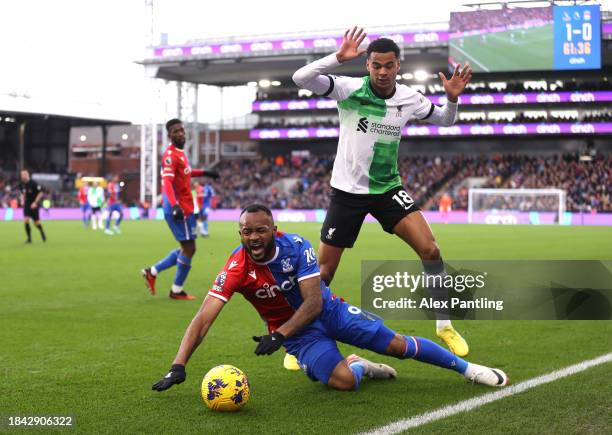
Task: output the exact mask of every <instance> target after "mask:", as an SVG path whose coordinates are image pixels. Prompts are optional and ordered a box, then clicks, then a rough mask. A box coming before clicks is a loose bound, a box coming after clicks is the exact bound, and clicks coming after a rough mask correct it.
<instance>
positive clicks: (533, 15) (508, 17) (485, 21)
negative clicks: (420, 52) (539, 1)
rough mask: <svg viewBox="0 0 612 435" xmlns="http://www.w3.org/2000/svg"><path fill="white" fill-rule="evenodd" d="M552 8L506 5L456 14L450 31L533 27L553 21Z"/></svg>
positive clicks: (452, 19) (452, 18)
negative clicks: (513, 26)
mask: <svg viewBox="0 0 612 435" xmlns="http://www.w3.org/2000/svg"><path fill="white" fill-rule="evenodd" d="M552 18H553V17H552V8H551V7H550V6H549V7H536V8H531V7H530V8H522V7H512V8H510V7H508V6H507V5H506V4H504V5H503V7H502V8H501V9H481V10H476V11H469V12H454V13H453V14H452V15H451V20H450V23H449V26H450V28H449V30H450V32H451V33H454V32H467V31H472V30H484V29H490V28H495V27H506V26H508V25H521V26H525V27H531V26H532V25H534V24H542V23H547V22H550V21H552Z"/></svg>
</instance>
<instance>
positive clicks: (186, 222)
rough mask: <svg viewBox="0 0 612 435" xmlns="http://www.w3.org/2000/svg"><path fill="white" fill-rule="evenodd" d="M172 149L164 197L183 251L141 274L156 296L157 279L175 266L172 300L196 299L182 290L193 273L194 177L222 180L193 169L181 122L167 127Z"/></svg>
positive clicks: (164, 159) (164, 172)
mask: <svg viewBox="0 0 612 435" xmlns="http://www.w3.org/2000/svg"><path fill="white" fill-rule="evenodd" d="M166 131H167V132H168V138H169V139H170V142H171V143H170V146H168V148H166V150H165V151H164V154H163V156H162V174H161V176H162V193H163V195H162V196H163V208H164V217H165V219H166V222H167V223H168V226H169V227H170V231H172V234H173V235H174V238H175V239H176V240H177V241H178V242H179V243H180V245H181V248H180V249H176V250H172V251H170V253H169V254H168V256H167V257H166V258H164V259H162V260H161V261H159V262H158V263H157V264H155V265H154V266H151V267H148V268H146V269H143V270H142V276H143V278H144V279H145V283H146V285H147V287H148V288H149V290H150V291H151V294H153V295H154V294H155V280H156V278H157V275H158V274H159V273H160V272H162V271H164V270H166V269H169V268H170V267H173V266H176V274H175V276H174V283H173V284H172V289H171V290H170V297H171V298H172V299H195V298H194V297H193V296H192V295H190V294H187V293H186V292H185V291H184V290H183V284H184V283H185V280H186V279H187V275H188V274H189V270H190V269H191V259H192V258H193V256H194V254H195V251H196V245H195V238H196V234H195V227H196V223H195V216H194V214H193V210H194V208H193V205H194V204H193V198H192V195H191V176H192V175H193V176H194V177H203V176H204V177H211V178H215V179H216V178H219V174H217V173H216V172H214V171H205V170H203V169H191V166H189V161H188V160H187V156H186V155H185V151H184V148H185V127H184V126H183V122H182V121H181V120H180V119H176V118H175V119H171V120H169V121H168V122H167V123H166Z"/></svg>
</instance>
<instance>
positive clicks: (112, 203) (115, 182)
mask: <svg viewBox="0 0 612 435" xmlns="http://www.w3.org/2000/svg"><path fill="white" fill-rule="evenodd" d="M106 191H107V192H108V218H107V219H106V229H105V230H104V232H105V233H106V234H109V235H112V234H119V233H121V230H119V225H120V224H121V221H122V220H123V210H122V208H121V198H120V197H119V194H120V193H121V185H120V183H119V177H118V176H117V175H115V176H114V177H113V178H112V179H111V181H109V182H108V185H107V186H106ZM113 212H115V213H117V220H116V221H115V225H113V229H112V231H111V229H110V224H111V219H112V218H113Z"/></svg>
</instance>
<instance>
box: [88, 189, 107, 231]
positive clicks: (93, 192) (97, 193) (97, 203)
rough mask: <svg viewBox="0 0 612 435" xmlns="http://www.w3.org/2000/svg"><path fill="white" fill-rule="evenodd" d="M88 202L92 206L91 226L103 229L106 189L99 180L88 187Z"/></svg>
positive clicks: (95, 228)
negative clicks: (103, 206)
mask: <svg viewBox="0 0 612 435" xmlns="http://www.w3.org/2000/svg"><path fill="white" fill-rule="evenodd" d="M87 202H88V203H89V206H90V207H91V228H92V229H94V230H97V229H98V228H100V229H103V228H104V226H103V225H102V205H104V189H103V188H102V186H100V183H98V182H97V181H96V182H94V183H93V185H90V186H89V189H87Z"/></svg>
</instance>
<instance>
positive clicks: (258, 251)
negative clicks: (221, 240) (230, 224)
mask: <svg viewBox="0 0 612 435" xmlns="http://www.w3.org/2000/svg"><path fill="white" fill-rule="evenodd" d="M242 246H244V249H246V251H247V253H248V254H249V256H250V257H251V258H252V259H253V260H254V261H257V262H259V263H261V262H263V261H267V260H269V259H270V258H272V255H273V252H274V248H275V245H274V239H272V240H270V242H268V243H266V242H265V241H262V245H261V246H257V247H256V248H253V247H251V246H250V244H249V243H245V242H242ZM253 251H255V252H253Z"/></svg>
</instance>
